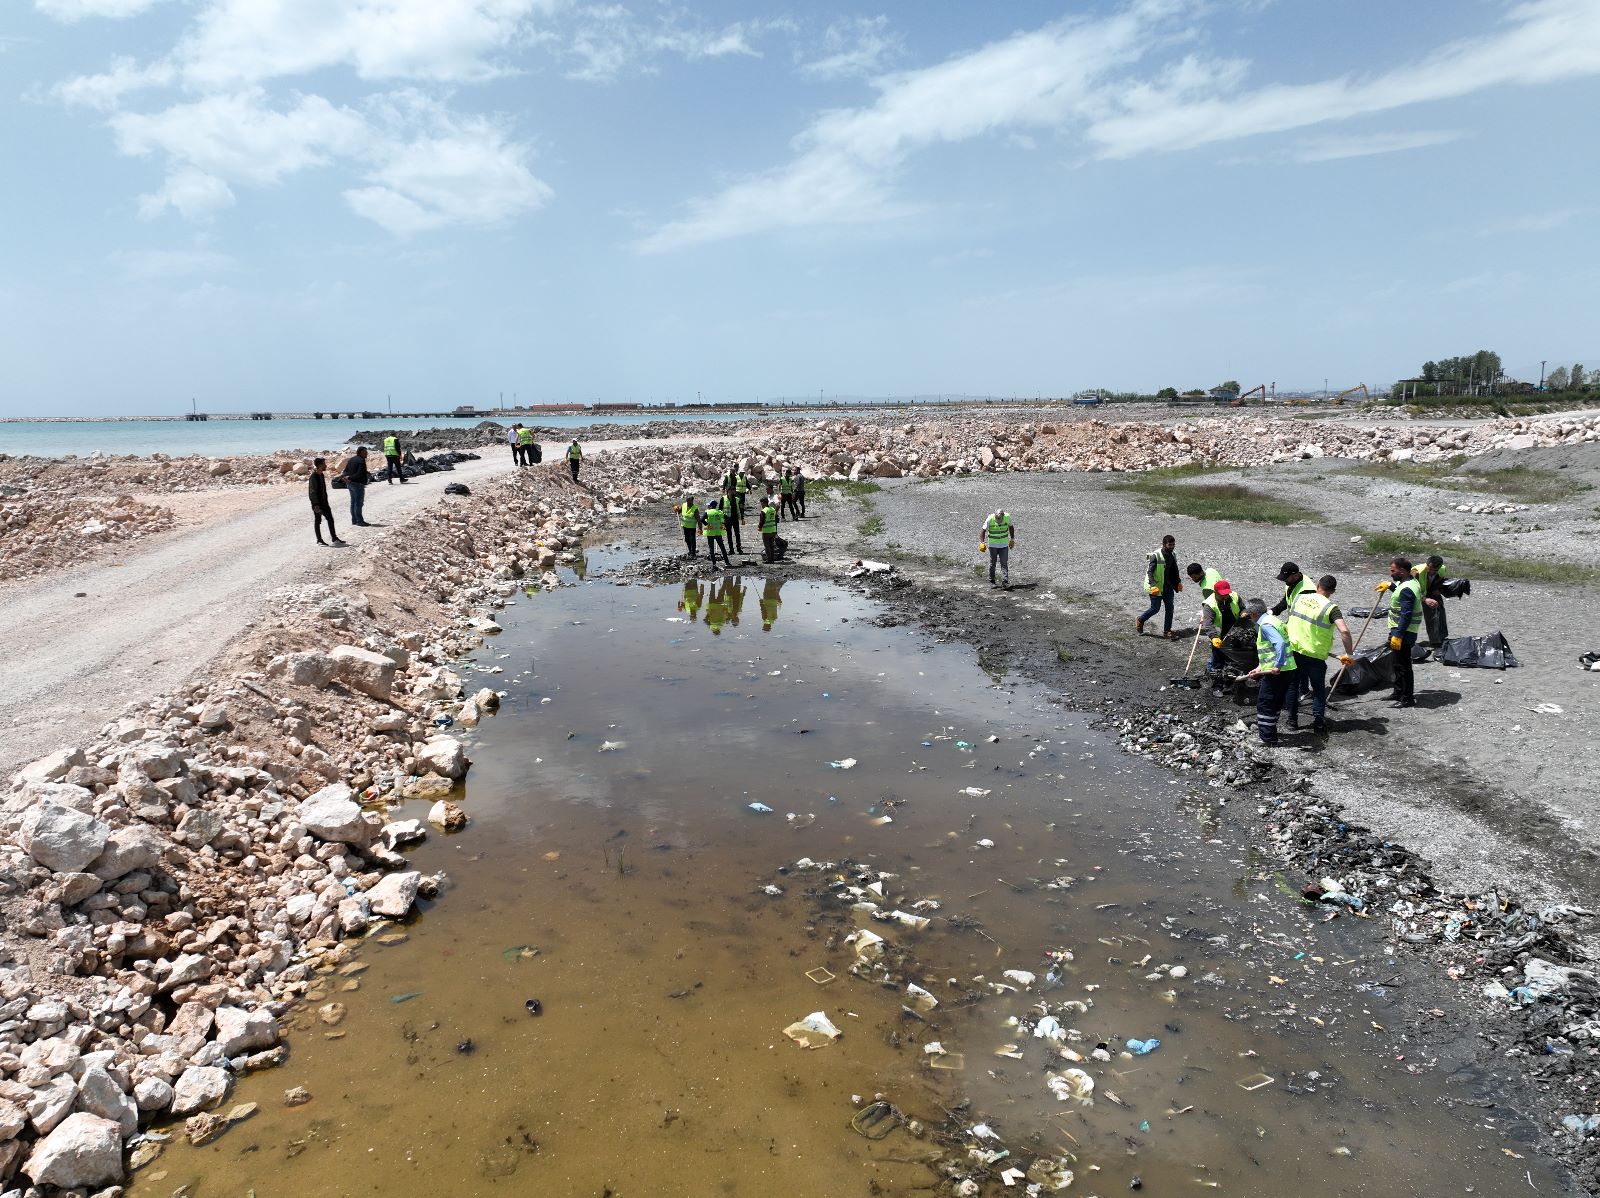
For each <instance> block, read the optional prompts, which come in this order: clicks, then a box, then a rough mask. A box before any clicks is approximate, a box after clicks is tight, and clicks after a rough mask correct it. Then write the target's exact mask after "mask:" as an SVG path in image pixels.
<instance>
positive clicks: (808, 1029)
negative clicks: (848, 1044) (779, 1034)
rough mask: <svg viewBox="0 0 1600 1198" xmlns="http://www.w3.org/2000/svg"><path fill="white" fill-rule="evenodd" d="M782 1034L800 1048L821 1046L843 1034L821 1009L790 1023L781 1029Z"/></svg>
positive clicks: (830, 1042)
mask: <svg viewBox="0 0 1600 1198" xmlns="http://www.w3.org/2000/svg"><path fill="white" fill-rule="evenodd" d="M783 1034H784V1035H785V1036H788V1037H789V1039H791V1040H793V1041H794V1042H795V1043H796V1044H798V1045H799V1046H800V1047H801V1048H823V1047H825V1046H827V1045H829V1044H832V1043H833V1042H834V1041H835V1040H837V1039H838V1038H839V1037H840V1036H842V1035H844V1033H843V1032H841V1031H840V1030H839V1029H838V1028H836V1027H834V1026H833V1022H832V1020H830V1019H829V1018H828V1017H827V1015H825V1014H823V1012H821V1011H813V1012H811V1014H809V1015H807V1016H806V1017H805V1018H804V1019H800V1020H797V1021H796V1022H794V1023H791V1024H790V1025H789V1026H788V1027H786V1028H784V1029H783Z"/></svg>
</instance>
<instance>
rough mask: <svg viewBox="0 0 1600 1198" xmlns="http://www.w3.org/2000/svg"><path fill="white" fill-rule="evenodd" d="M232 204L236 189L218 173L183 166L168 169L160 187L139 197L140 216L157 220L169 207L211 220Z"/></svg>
mask: <svg viewBox="0 0 1600 1198" xmlns="http://www.w3.org/2000/svg"><path fill="white" fill-rule="evenodd" d="M232 204H233V189H232V188H231V187H229V186H228V185H227V184H226V183H224V182H223V181H222V180H221V179H219V178H217V177H216V176H215V175H208V174H206V173H205V172H204V171H199V170H195V169H194V168H193V167H192V166H180V167H177V168H175V169H173V170H171V171H169V172H168V174H167V177H166V180H165V181H164V182H163V183H162V184H161V188H160V190H158V191H154V192H151V193H150V194H148V195H142V196H140V197H139V216H140V218H141V219H142V220H155V219H156V217H158V216H160V215H161V214H162V213H163V212H165V211H166V210H167V209H168V208H171V209H172V210H173V211H174V212H176V213H178V215H179V216H182V217H183V218H184V219H185V220H197V221H198V220H208V219H210V218H211V217H212V216H214V215H216V213H218V212H220V211H221V210H222V209H224V208H227V207H230V206H231V205H232Z"/></svg>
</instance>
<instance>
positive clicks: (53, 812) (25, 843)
mask: <svg viewBox="0 0 1600 1198" xmlns="http://www.w3.org/2000/svg"><path fill="white" fill-rule="evenodd" d="M110 834H111V829H110V827H108V826H107V825H106V824H104V823H102V822H101V821H100V820H97V819H95V818H94V817H93V816H91V815H85V814H83V812H81V811H75V810H73V809H72V808H71V807H65V806H63V805H62V804H60V803H57V802H54V801H46V802H43V803H40V804H39V806H38V807H36V808H35V809H34V810H33V811H31V812H29V814H28V816H27V817H26V818H25V819H24V821H23V825H22V836H21V843H22V847H23V848H24V849H26V850H27V851H28V854H29V856H31V857H32V858H33V859H34V860H35V861H37V862H38V863H39V864H40V865H42V866H44V867H45V868H46V869H52V870H55V871H56V872H57V873H82V872H83V868H84V866H86V865H88V864H89V862H91V861H93V860H94V859H95V858H96V857H98V856H99V855H100V851H101V850H102V849H103V848H105V844H106V837H108V836H109V835H110Z"/></svg>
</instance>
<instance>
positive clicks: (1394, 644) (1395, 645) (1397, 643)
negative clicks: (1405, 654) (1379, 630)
mask: <svg viewBox="0 0 1600 1198" xmlns="http://www.w3.org/2000/svg"><path fill="white" fill-rule="evenodd" d="M1404 643H1405V642H1404V641H1402V640H1401V639H1400V638H1399V637H1397V636H1392V637H1390V638H1389V648H1391V649H1393V650H1394V651H1395V652H1396V653H1398V652H1400V647H1401V646H1402V645H1403V644H1404Z"/></svg>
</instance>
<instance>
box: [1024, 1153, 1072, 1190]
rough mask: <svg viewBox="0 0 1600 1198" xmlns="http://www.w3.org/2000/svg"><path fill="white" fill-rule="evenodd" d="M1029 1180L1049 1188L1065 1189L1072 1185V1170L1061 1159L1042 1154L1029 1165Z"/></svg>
mask: <svg viewBox="0 0 1600 1198" xmlns="http://www.w3.org/2000/svg"><path fill="white" fill-rule="evenodd" d="M1028 1180H1029V1181H1031V1182H1033V1184H1034V1185H1037V1186H1043V1187H1044V1188H1045V1189H1047V1190H1064V1189H1066V1188H1067V1187H1069V1186H1070V1185H1072V1170H1071V1169H1069V1168H1067V1167H1066V1166H1065V1165H1064V1164H1062V1163H1061V1162H1060V1161H1055V1160H1051V1159H1050V1158H1049V1157H1044V1156H1041V1157H1040V1158H1039V1159H1038V1160H1036V1161H1034V1162H1033V1164H1031V1165H1029V1166H1028Z"/></svg>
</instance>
